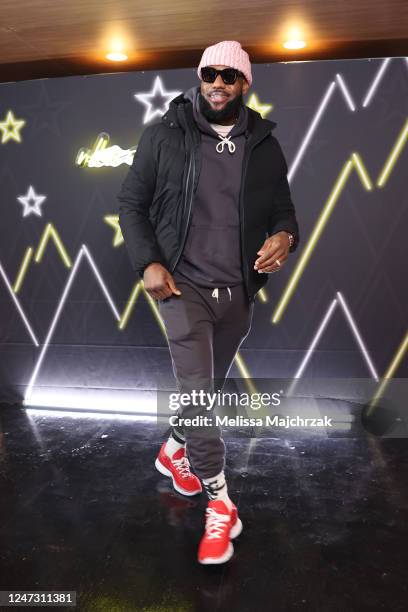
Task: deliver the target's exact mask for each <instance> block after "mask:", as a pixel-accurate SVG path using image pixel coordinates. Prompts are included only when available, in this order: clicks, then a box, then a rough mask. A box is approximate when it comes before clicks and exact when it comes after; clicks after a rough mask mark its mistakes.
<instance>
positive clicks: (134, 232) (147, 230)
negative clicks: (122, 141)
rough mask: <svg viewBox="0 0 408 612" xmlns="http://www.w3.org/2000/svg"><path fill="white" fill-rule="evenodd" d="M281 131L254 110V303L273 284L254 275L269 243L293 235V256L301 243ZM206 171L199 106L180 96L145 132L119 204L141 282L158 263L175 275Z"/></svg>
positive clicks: (245, 226) (246, 200)
mask: <svg viewBox="0 0 408 612" xmlns="http://www.w3.org/2000/svg"><path fill="white" fill-rule="evenodd" d="M275 126H276V123H275V122H274V121H269V120H267V119H263V118H262V117H261V115H260V114H259V113H257V112H256V111H254V110H252V109H251V108H249V107H248V132H249V138H248V139H247V142H246V149H245V154H244V160H243V166H242V169H243V172H242V181H241V190H240V202H239V210H240V225H241V248H242V261H243V262H244V264H243V265H244V270H243V276H244V280H245V287H246V291H247V295H248V298H249V299H250V300H251V301H252V300H253V299H254V297H255V294H256V293H257V292H258V291H259V289H261V287H263V285H265V283H266V282H267V280H268V278H269V275H268V274H260V273H258V272H257V271H256V270H254V269H253V267H254V262H255V260H256V259H257V258H258V255H257V251H259V249H260V248H261V246H262V244H263V243H264V241H265V238H267V237H268V235H269V236H270V235H272V234H275V233H277V232H279V231H281V230H287V231H288V232H291V233H292V234H293V235H294V237H295V242H294V244H293V246H292V248H291V249H290V250H291V252H293V251H294V250H295V249H296V248H297V245H298V242H299V228H298V223H297V220H296V214H295V208H294V205H293V202H292V200H291V195H290V190H289V184H288V180H287V164H286V160H285V157H284V154H283V152H282V149H281V146H280V144H279V142H278V140H277V139H276V137H275V136H273V135H272V133H271V131H272V130H273V128H274V127H275ZM200 163H201V156H200V132H199V130H198V128H197V125H196V123H195V120H194V117H193V111H192V104H191V101H190V100H189V99H188V98H186V97H184V94H180V95H179V96H177V97H176V98H174V99H173V100H172V101H171V102H170V105H169V110H168V111H167V112H166V113H165V114H164V115H163V117H162V119H161V121H160V123H157V124H154V125H150V126H148V127H146V128H145V130H144V132H143V133H142V136H141V138H140V141H139V144H138V147H137V151H136V153H135V156H134V159H133V162H132V165H131V167H130V168H129V172H128V174H127V176H126V178H125V180H124V181H123V184H122V187H121V190H120V192H119V194H118V196H117V197H118V200H119V202H120V204H119V225H120V228H121V230H122V235H123V238H124V241H125V245H126V248H127V251H128V253H129V258H130V262H131V266H132V268H133V270H134V271H135V272H137V273H138V274H139V276H140V277H141V278H143V271H144V269H145V268H146V266H147V265H149V264H150V263H152V262H160V263H162V264H163V265H164V266H165V267H166V268H167V269H168V270H169V271H170V272H173V271H174V269H175V267H176V264H177V262H178V260H179V258H180V255H181V252H182V250H183V247H184V244H185V239H186V236H187V230H188V223H189V221H190V219H191V206H192V203H193V196H194V192H195V190H196V188H197V184H198V178H199V172H200Z"/></svg>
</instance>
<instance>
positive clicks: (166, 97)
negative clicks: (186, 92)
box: [134, 76, 182, 123]
mask: <svg viewBox="0 0 408 612" xmlns="http://www.w3.org/2000/svg"><path fill="white" fill-rule="evenodd" d="M181 93H182V92H181V91H165V90H164V89H163V83H162V80H161V78H160V77H159V76H157V77H156V78H155V79H154V83H153V89H152V90H151V91H149V92H147V93H141V94H134V96H135V98H136V99H137V100H139V102H141V103H142V104H144V105H145V106H146V112H145V115H144V117H143V123H147V122H148V121H151V120H152V119H153V118H154V117H155V116H156V115H158V116H159V117H161V116H162V115H164V113H165V112H167V111H168V108H169V104H170V102H171V100H172V99H173V98H175V97H176V96H178V95H180V94H181ZM158 94H159V95H160V97H161V98H162V99H163V102H162V106H161V108H155V109H154V110H152V107H153V102H151V100H153V98H154V97H155V96H157V95H158Z"/></svg>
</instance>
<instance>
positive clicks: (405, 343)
mask: <svg viewBox="0 0 408 612" xmlns="http://www.w3.org/2000/svg"><path fill="white" fill-rule="evenodd" d="M407 349H408V332H407V333H406V335H405V338H404V339H403V340H402V342H401V344H400V345H399V347H398V348H397V351H396V353H395V355H394V356H393V358H392V359H391V363H390V365H389V366H388V368H387V371H386V372H385V374H384V376H383V377H382V380H381V382H380V385H379V386H378V388H377V390H376V392H375V394H374V396H373V398H372V399H371V401H370V407H369V409H368V410H367V416H369V415H370V414H371V413H372V411H373V410H374V407H375V406H376V404H377V402H378V400H379V399H380V397H381V395H382V393H383V392H384V390H385V388H386V387H387V385H388V383H389V380H390V378H393V376H394V373H395V372H396V370H397V368H398V366H399V365H400V363H401V361H402V360H403V358H404V355H405V353H406V352H407Z"/></svg>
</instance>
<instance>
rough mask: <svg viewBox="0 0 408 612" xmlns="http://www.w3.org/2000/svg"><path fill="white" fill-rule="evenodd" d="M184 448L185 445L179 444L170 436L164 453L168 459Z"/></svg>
mask: <svg viewBox="0 0 408 612" xmlns="http://www.w3.org/2000/svg"><path fill="white" fill-rule="evenodd" d="M183 446H185V444H181V443H180V442H177V440H175V439H174V438H173V436H172V435H171V434H170V437H169V439H168V440H167V442H166V446H165V447H164V452H165V454H166V455H167V456H168V457H172V456H173V455H174V453H176V452H177V451H178V450H179V449H180V448H183Z"/></svg>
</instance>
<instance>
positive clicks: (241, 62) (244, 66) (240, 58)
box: [197, 40, 252, 85]
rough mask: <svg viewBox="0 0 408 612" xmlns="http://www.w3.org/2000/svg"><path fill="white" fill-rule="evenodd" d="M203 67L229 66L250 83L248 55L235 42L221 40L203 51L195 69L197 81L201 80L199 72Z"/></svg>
mask: <svg viewBox="0 0 408 612" xmlns="http://www.w3.org/2000/svg"><path fill="white" fill-rule="evenodd" d="M203 66H230V67H231V68H236V69H237V70H240V71H241V72H242V74H244V75H245V78H246V80H247V81H248V84H249V85H251V83H252V73H251V62H250V61H249V55H248V53H247V52H246V51H244V50H243V48H242V47H241V44H240V43H239V42H237V41H236V40H223V41H222V42H219V43H217V44H216V45H212V46H211V47H207V48H206V49H205V50H204V53H203V55H202V57H201V60H200V64H199V66H198V68H197V74H198V78H199V79H201V74H200V70H201V68H202V67H203Z"/></svg>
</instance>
